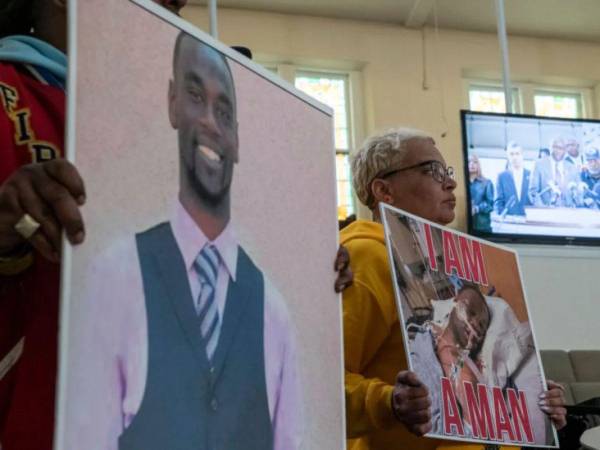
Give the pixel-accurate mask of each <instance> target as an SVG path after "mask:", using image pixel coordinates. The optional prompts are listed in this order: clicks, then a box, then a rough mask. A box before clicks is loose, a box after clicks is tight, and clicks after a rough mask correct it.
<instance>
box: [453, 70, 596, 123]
mask: <svg viewBox="0 0 600 450" xmlns="http://www.w3.org/2000/svg"><path fill="white" fill-rule="evenodd" d="M476 87H484V88H485V87H489V88H491V89H501V90H503V89H504V88H503V86H502V81H501V80H490V79H479V78H466V79H464V96H463V104H464V105H465V106H466V108H467V109H470V106H471V103H470V95H469V94H470V91H471V89H472V88H476ZM512 88H513V89H517V90H518V93H519V95H518V102H517V108H515V110H514V111H513V113H514V114H527V115H533V116H535V115H536V111H535V95H536V94H538V93H544V94H565V95H569V96H571V95H572V96H578V97H579V99H580V102H579V105H578V111H579V116H578V117H576V118H577V119H591V118H593V115H594V114H593V113H594V111H593V99H592V89H591V88H589V87H581V86H568V85H555V84H546V83H535V82H518V81H517V82H513V83H512Z"/></svg>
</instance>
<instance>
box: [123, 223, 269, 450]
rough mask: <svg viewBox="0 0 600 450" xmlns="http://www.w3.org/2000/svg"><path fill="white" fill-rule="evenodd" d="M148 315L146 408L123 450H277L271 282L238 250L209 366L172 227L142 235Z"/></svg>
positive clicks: (126, 435) (163, 226)
mask: <svg viewBox="0 0 600 450" xmlns="http://www.w3.org/2000/svg"><path fill="white" fill-rule="evenodd" d="M136 240H137V249H138V256H139V259H140V265H141V271H142V279H143V283H144V294H145V298H146V313H147V318H148V373H147V378H146V390H145V391H144V398H143V400H142V403H141V406H140V410H139V411H138V413H137V414H136V416H135V418H134V420H133V422H132V423H131V425H130V426H129V427H128V428H127V429H126V430H125V431H124V432H123V434H122V435H121V436H120V437H119V450H238V449H239V450H242V449H243V450H252V449H255V450H270V449H272V448H273V430H272V426H271V419H270V416H269V406H268V398H267V390H266V379H265V358H264V345H263V326H264V324H263V318H264V313H263V311H264V280H263V276H262V273H261V272H260V270H258V269H257V267H256V266H255V265H254V264H253V263H252V261H251V260H250V258H249V257H248V255H247V254H246V253H245V252H244V250H243V249H242V248H241V247H239V249H238V250H239V251H238V261H237V268H236V282H233V281H231V280H230V282H229V287H228V289H227V300H226V304H225V313H224V317H223V321H222V327H221V334H220V337H219V343H218V345H217V349H216V351H215V354H214V356H213V363H211V362H209V360H208V358H207V356H206V351H205V346H204V342H203V338H202V335H201V333H200V322H199V321H198V317H197V314H196V311H195V309H194V303H193V301H192V295H191V293H190V287H189V282H188V278H187V273H186V268H185V263H184V261H183V257H182V256H181V253H180V251H179V248H178V246H177V242H176V241H175V237H174V236H173V232H172V230H171V226H170V225H169V224H168V223H163V224H160V225H157V226H156V227H154V228H151V229H150V230H147V231H145V232H143V233H140V234H138V235H136Z"/></svg>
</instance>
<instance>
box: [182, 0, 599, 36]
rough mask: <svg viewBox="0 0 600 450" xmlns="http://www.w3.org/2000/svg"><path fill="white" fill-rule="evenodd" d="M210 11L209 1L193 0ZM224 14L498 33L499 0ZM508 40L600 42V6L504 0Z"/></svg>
mask: <svg viewBox="0 0 600 450" xmlns="http://www.w3.org/2000/svg"><path fill="white" fill-rule="evenodd" d="M189 3H190V4H193V5H194V4H195V5H206V4H207V0H189ZM218 7H219V8H237V9H245V10H253V11H269V12H277V13H285V14H302V15H309V16H322V17H332V18H340V19H354V20H370V21H378V22H385V23H394V24H398V25H402V26H406V27H410V28H420V27H422V26H424V25H428V26H433V25H434V11H437V18H438V24H439V26H440V27H441V28H451V29H457V30H466V31H483V32H489V33H495V32H496V14H495V2H494V0H218ZM505 15H506V25H507V30H508V33H509V34H512V35H521V36H536V37H546V38H555V39H573V40H580V41H591V42H600V0H505Z"/></svg>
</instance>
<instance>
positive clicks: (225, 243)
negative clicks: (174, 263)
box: [171, 201, 238, 281]
mask: <svg viewBox="0 0 600 450" xmlns="http://www.w3.org/2000/svg"><path fill="white" fill-rule="evenodd" d="M171 228H172V229H173V234H174V235H175V240H176V241H177V246H178V247H179V251H180V252H181V255H182V256H183V261H184V262H185V267H186V269H187V270H188V271H190V270H194V261H195V260H196V257H197V256H198V254H199V253H200V251H201V250H202V249H203V248H204V246H205V245H206V244H213V245H214V246H215V247H216V248H217V250H218V251H219V255H220V256H221V262H222V263H223V265H224V266H225V269H226V270H227V272H228V273H229V276H230V277H231V279H232V280H233V281H235V276H236V267H237V257H238V243H237V237H236V235H235V231H234V229H233V225H232V224H231V221H229V223H228V224H227V226H226V227H225V229H224V230H223V231H222V232H221V234H220V235H219V236H217V238H216V239H215V240H214V241H212V242H209V240H208V238H207V237H206V235H205V234H204V233H203V232H202V230H201V229H200V227H198V225H196V222H194V219H192V217H191V216H190V215H189V213H188V212H187V211H186V210H185V208H184V207H183V205H182V204H181V202H180V201H177V204H176V205H175V207H174V208H173V211H172V213H171Z"/></svg>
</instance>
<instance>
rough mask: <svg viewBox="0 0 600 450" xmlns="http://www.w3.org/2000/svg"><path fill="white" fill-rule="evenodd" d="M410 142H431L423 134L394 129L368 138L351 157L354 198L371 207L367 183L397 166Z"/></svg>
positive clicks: (412, 130)
mask: <svg viewBox="0 0 600 450" xmlns="http://www.w3.org/2000/svg"><path fill="white" fill-rule="evenodd" d="M411 139H432V137H431V135H429V134H427V133H426V132H424V131H420V130H415V129H412V128H395V129H391V130H388V131H386V132H384V133H381V134H376V135H374V136H371V137H369V138H368V139H367V140H366V141H365V142H364V144H363V145H362V146H361V147H360V148H359V149H358V150H357V151H356V152H355V153H354V154H353V155H352V157H351V166H352V183H353V185H354V190H355V191H356V195H357V197H358V199H359V200H360V201H361V203H363V204H364V205H366V206H368V207H369V208H371V209H372V208H374V207H375V204H374V198H373V194H372V192H371V182H372V181H373V180H374V179H375V177H376V176H377V175H378V174H380V173H382V172H384V171H387V170H390V169H393V168H399V167H401V165H402V163H403V161H404V160H405V158H406V154H407V145H406V144H407V142H408V141H410V140H411Z"/></svg>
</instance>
